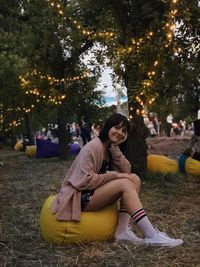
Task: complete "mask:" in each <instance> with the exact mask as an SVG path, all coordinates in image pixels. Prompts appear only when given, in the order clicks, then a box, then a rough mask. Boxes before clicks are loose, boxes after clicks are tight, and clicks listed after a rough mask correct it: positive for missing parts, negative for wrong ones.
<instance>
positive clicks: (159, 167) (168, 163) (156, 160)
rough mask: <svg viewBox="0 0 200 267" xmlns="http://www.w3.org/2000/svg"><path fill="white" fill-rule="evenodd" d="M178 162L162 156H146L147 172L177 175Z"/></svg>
mask: <svg viewBox="0 0 200 267" xmlns="http://www.w3.org/2000/svg"><path fill="white" fill-rule="evenodd" d="M178 169H179V168H178V162H177V161H176V160H174V159H170V158H168V157H165V156H162V155H148V156H147V170H148V171H150V172H161V173H177V172H178Z"/></svg>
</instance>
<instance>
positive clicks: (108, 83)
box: [97, 68, 127, 106]
mask: <svg viewBox="0 0 200 267" xmlns="http://www.w3.org/2000/svg"><path fill="white" fill-rule="evenodd" d="M111 73H112V69H111V68H105V70H104V72H103V73H102V77H101V79H100V82H99V86H98V87H97V89H98V90H102V91H104V92H105V101H106V105H108V106H110V105H116V104H117V99H116V91H115V89H114V87H113V85H112V79H111V76H110V74H111ZM125 101H127V97H126V96H123V97H121V99H120V102H121V103H123V102H125Z"/></svg>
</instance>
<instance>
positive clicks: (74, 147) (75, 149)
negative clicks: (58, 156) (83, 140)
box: [69, 143, 81, 156]
mask: <svg viewBox="0 0 200 267" xmlns="http://www.w3.org/2000/svg"><path fill="white" fill-rule="evenodd" d="M80 151H81V146H80V145H79V143H74V144H70V145H69V154H71V155H72V156H77V155H78V153H79V152H80Z"/></svg>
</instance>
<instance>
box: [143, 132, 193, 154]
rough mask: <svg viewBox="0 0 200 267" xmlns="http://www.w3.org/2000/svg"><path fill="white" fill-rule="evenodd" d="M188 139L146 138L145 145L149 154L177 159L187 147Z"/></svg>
mask: <svg viewBox="0 0 200 267" xmlns="http://www.w3.org/2000/svg"><path fill="white" fill-rule="evenodd" d="M189 140H190V137H189V136H186V137H181V136H180V137H179V136H178V137H156V138H148V139H147V144H148V148H149V153H150V154H156V155H165V156H168V157H170V158H177V157H178V156H180V154H181V153H182V152H183V151H184V150H185V149H186V148H187V147H188V145H189Z"/></svg>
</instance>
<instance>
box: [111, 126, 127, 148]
mask: <svg viewBox="0 0 200 267" xmlns="http://www.w3.org/2000/svg"><path fill="white" fill-rule="evenodd" d="M127 136H128V132H127V128H126V126H123V125H122V123H120V124H118V125H115V126H113V127H112V128H110V130H109V132H108V139H109V141H110V142H111V144H116V145H119V144H121V143H123V142H124V141H125V140H126V139H127Z"/></svg>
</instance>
